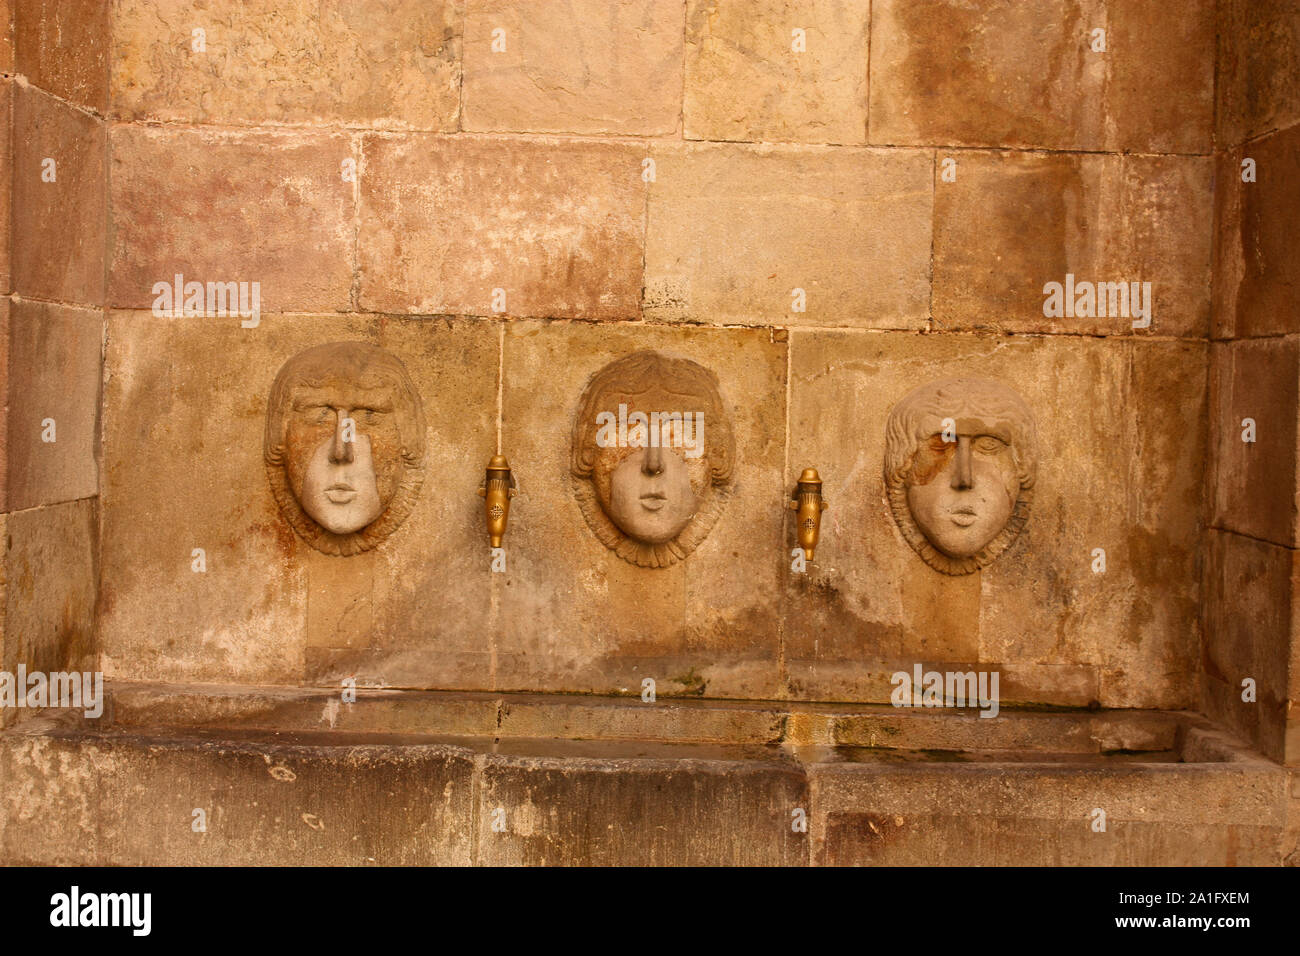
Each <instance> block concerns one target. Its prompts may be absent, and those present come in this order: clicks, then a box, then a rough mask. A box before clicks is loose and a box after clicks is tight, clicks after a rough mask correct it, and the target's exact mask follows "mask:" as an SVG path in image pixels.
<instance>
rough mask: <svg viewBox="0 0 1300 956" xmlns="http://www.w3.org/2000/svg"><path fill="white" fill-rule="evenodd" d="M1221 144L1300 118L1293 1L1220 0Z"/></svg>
mask: <svg viewBox="0 0 1300 956" xmlns="http://www.w3.org/2000/svg"><path fill="white" fill-rule="evenodd" d="M1218 14H1219V31H1218V32H1219V50H1218V85H1217V88H1216V90H1217V102H1216V104H1215V118H1216V121H1217V129H1216V145H1217V146H1218V147H1219V148H1220V149H1224V148H1232V147H1235V146H1237V145H1239V144H1241V143H1242V142H1243V141H1245V140H1247V139H1250V138H1252V137H1254V136H1258V135H1259V134H1261V133H1266V132H1268V131H1269V130H1274V129H1285V128H1286V127H1288V126H1292V125H1294V124H1295V123H1296V122H1297V121H1300V18H1297V16H1296V11H1295V5H1294V4H1293V3H1290V2H1288V0H1221V2H1220V3H1219V5H1218Z"/></svg>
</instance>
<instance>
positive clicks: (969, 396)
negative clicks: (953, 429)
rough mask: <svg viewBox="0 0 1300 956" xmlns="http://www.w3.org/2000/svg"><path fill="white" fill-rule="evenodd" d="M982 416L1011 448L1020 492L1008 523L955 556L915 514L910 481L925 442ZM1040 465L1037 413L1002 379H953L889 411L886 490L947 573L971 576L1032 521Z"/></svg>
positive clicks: (915, 538)
mask: <svg viewBox="0 0 1300 956" xmlns="http://www.w3.org/2000/svg"><path fill="white" fill-rule="evenodd" d="M945 418H951V419H953V420H954V421H955V422H960V421H961V420H962V419H964V418H965V419H972V418H973V419H977V420H979V421H981V422H983V423H984V424H985V426H986V427H988V428H990V429H992V430H993V433H994V434H997V436H998V437H999V438H1001V439H1003V440H1004V441H1006V442H1007V443H1008V444H1009V445H1010V446H1011V454H1012V461H1013V462H1014V463H1015V468H1016V476H1017V478H1018V479H1019V481H1020V494H1019V495H1018V496H1017V498H1016V504H1015V508H1014V510H1013V511H1012V513H1011V517H1010V518H1009V519H1008V520H1007V523H1006V526H1005V527H1004V528H1003V529H1002V530H1001V531H1000V532H999V533H998V534H997V536H996V537H994V539H993V540H992V541H990V542H989V543H988V544H986V545H985V546H984V547H983V548H981V549H980V550H979V551H977V552H976V553H975V554H973V555H971V556H970V557H966V558H954V557H952V556H950V555H947V554H944V553H943V552H942V551H940V550H938V549H937V548H935V547H934V545H932V544H931V543H930V541H929V540H928V539H927V538H926V537H925V534H924V532H922V531H921V529H920V527H919V526H918V525H917V523H916V519H915V518H914V517H913V516H912V510H911V508H910V507H909V505H908V503H907V484H908V481H909V479H910V478H911V477H912V465H913V464H914V462H915V460H916V454H917V452H918V451H919V450H920V449H921V446H922V445H923V444H924V443H926V442H928V441H929V440H930V439H931V438H932V437H933V436H935V435H937V434H939V433H940V432H942V431H943V420H944V419H945ZM1037 468H1038V436H1037V428H1036V427H1035V425H1034V416H1033V413H1032V412H1030V410H1029V406H1028V405H1026V404H1025V402H1024V399H1022V398H1021V397H1020V396H1019V395H1017V394H1016V393H1015V392H1014V391H1012V390H1011V388H1009V387H1008V386H1006V385H1004V384H1003V383H1002V382H998V381H995V380H993V379H987V378H947V379H940V380H938V381H934V382H928V383H927V384H925V385H920V386H918V387H917V388H914V389H913V390H912V391H910V392H908V393H907V395H905V396H904V397H903V398H902V399H901V400H900V401H899V402H898V404H897V405H895V406H894V408H893V410H892V411H891V412H890V413H889V420H888V422H887V423H886V425H885V468H884V475H885V489H886V492H887V494H888V496H889V506H890V511H891V512H892V513H893V515H894V522H895V523H896V524H897V525H898V530H899V531H900V532H902V535H903V537H904V538H905V539H906V541H907V543H908V544H909V545H911V547H912V550H914V551H915V552H916V553H917V554H918V555H920V556H921V558H922V559H923V560H924V561H925V563H926V564H928V565H930V567H932V568H934V569H935V570H936V571H942V572H943V573H944V574H954V575H956V574H969V573H970V572H971V571H976V570H978V569H979V568H982V567H984V566H985V565H987V564H989V563H990V562H991V561H992V560H993V559H994V558H996V557H997V556H998V555H999V554H1001V553H1002V552H1003V551H1005V550H1006V549H1007V548H1008V547H1009V546H1010V545H1011V542H1013V541H1014V540H1015V539H1016V536H1017V535H1018V534H1020V531H1021V529H1023V528H1024V526H1025V522H1026V521H1028V520H1029V505H1030V503H1031V502H1032V500H1033V489H1034V479H1035V476H1036V474H1037Z"/></svg>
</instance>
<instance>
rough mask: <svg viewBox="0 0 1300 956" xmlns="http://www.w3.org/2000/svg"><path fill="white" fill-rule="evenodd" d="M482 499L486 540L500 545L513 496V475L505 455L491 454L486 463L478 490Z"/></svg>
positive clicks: (494, 544)
mask: <svg viewBox="0 0 1300 956" xmlns="http://www.w3.org/2000/svg"><path fill="white" fill-rule="evenodd" d="M478 494H479V497H480V498H482V499H483V513H484V514H485V515H486V516H487V526H488V540H489V541H490V542H491V545H492V547H494V548H499V547H501V539H502V538H504V537H505V534H506V521H507V520H509V518H510V499H511V498H513V497H514V496H515V477H514V475H512V474H511V473H510V462H508V461H506V458H505V455H493V456H492V460H491V461H489V462H488V463H487V473H486V474H485V475H484V476H483V486H482V487H481V488H479V490H478Z"/></svg>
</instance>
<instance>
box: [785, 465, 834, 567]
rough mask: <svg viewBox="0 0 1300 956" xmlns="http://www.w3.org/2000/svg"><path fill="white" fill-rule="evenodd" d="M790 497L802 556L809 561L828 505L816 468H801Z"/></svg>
mask: <svg viewBox="0 0 1300 956" xmlns="http://www.w3.org/2000/svg"><path fill="white" fill-rule="evenodd" d="M791 497H792V500H791V501H790V510H791V511H794V512H796V513H797V516H798V517H797V521H798V525H799V547H801V548H803V553H804V556H805V557H806V558H807V559H808V560H809V561H811V560H812V559H813V549H815V548H816V547H817V536H818V533H819V532H820V531H821V525H822V512H823V511H825V510H826V508H827V507H828V506H827V504H826V502H825V500H824V499H823V498H822V479H821V476H820V475H818V474H817V469H816V468H805V469H804V470H803V474H801V475H800V476H799V484H798V485H797V486H796V487H795V490H794V495H793V496H791Z"/></svg>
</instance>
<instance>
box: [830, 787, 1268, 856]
mask: <svg viewBox="0 0 1300 956" xmlns="http://www.w3.org/2000/svg"><path fill="white" fill-rule="evenodd" d="M809 776H810V784H811V786H812V787H813V792H814V793H815V794H816V795H817V802H816V804H815V812H814V813H813V814H812V815H811V818H810V820H809V830H810V831H811V833H812V834H813V835H814V848H813V859H814V862H815V863H817V864H819V865H823V866H848V865H858V866H861V865H877V866H881V865H895V866H914V865H917V864H921V863H924V864H926V865H931V866H935V865H939V866H942V865H965V866H1088V865H1092V866H1116V865H1126V866H1150V865H1153V864H1158V865H1163V866H1211V865H1212V866H1266V865H1276V864H1277V863H1279V862H1280V852H1279V850H1280V847H1281V842H1282V833H1283V830H1284V828H1285V825H1286V802H1285V801H1286V776H1285V772H1284V771H1283V770H1281V769H1280V768H1277V767H1274V766H1272V765H1270V764H1267V763H1264V762H1263V761H1256V762H1253V763H1250V764H1245V765H1236V764H1233V765H1219V766H1216V765H1213V764H1208V765H1207V764H1200V765H1191V766H1187V765H1178V764H1172V765H1148V766H1140V767H1119V766H1112V767H1107V768H1105V769H1104V770H1103V769H1092V768H1068V769H1058V768H1046V769H1045V768H1042V767H1032V766H1017V765H1011V764H1003V765H1000V766H999V765H994V766H985V767H980V766H971V765H952V764H948V765H945V766H943V767H933V766H930V767H915V766H906V767H891V768H888V770H887V771H886V772H882V771H881V770H880V769H879V768H875V767H871V768H866V767H860V766H852V765H846V764H839V765H836V764H823V765H818V766H814V767H812V768H810V771H809ZM1096 808H1100V809H1102V810H1104V811H1105V812H1106V830H1105V832H1094V831H1093V829H1092V823H1093V811H1094V809H1096Z"/></svg>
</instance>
